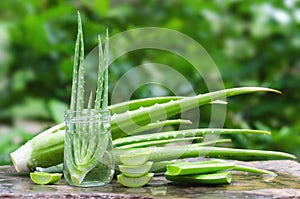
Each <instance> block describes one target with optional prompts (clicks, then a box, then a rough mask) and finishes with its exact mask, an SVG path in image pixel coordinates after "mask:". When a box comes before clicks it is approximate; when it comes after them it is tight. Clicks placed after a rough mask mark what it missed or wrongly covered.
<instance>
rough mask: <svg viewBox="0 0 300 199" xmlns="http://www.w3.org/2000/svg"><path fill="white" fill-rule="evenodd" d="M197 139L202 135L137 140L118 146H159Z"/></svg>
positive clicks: (128, 147) (126, 147)
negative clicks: (146, 140)
mask: <svg viewBox="0 0 300 199" xmlns="http://www.w3.org/2000/svg"><path fill="white" fill-rule="evenodd" d="M197 139H202V137H186V138H171V139H166V140H154V141H148V142H138V143H134V144H128V145H123V146H119V147H118V148H119V149H130V148H143V147H148V146H160V145H165V144H170V143H176V142H184V141H193V140H197Z"/></svg>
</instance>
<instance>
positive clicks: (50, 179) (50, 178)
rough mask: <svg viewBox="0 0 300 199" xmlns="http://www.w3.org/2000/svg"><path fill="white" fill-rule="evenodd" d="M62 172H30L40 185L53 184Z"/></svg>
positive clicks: (32, 178) (35, 181)
mask: <svg viewBox="0 0 300 199" xmlns="http://www.w3.org/2000/svg"><path fill="white" fill-rule="evenodd" d="M61 176H62V174H61V173H45V172H32V173H30V178H31V180H32V181H33V182H34V183H36V184H40V185H45V184H53V183H55V182H57V181H59V180H60V178H61Z"/></svg>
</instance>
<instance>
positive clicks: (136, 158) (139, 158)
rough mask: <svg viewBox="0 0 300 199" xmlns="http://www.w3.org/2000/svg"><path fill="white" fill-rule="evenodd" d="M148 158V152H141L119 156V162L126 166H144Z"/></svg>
mask: <svg viewBox="0 0 300 199" xmlns="http://www.w3.org/2000/svg"><path fill="white" fill-rule="evenodd" d="M149 156H150V151H141V152H137V153H130V154H123V155H120V161H121V163H122V164H124V165H128V166H140V165H143V164H145V163H146V162H147V161H148V159H149Z"/></svg>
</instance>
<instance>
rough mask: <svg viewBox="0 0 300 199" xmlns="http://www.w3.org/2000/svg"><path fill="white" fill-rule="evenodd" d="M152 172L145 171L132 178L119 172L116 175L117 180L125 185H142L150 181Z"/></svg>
mask: <svg viewBox="0 0 300 199" xmlns="http://www.w3.org/2000/svg"><path fill="white" fill-rule="evenodd" d="M153 175H154V174H153V173H147V174H146V175H143V176H141V177H137V178H132V177H127V176H126V175H124V174H119V175H118V176H117V178H118V182H119V183H121V184H122V185H123V186H125V187H142V186H144V185H146V184H147V183H148V182H150V180H151V178H152V177H153Z"/></svg>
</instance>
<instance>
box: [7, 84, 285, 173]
mask: <svg viewBox="0 0 300 199" xmlns="http://www.w3.org/2000/svg"><path fill="white" fill-rule="evenodd" d="M258 91H271V92H278V91H276V90H273V89H267V88H257V87H254V88H253V87H242V88H236V89H227V90H225V91H218V92H213V93H212V94H209V93H207V94H204V95H199V96H196V97H194V99H196V100H197V101H198V102H199V104H200V105H203V104H205V103H206V102H207V101H210V100H211V97H214V99H213V100H217V99H215V98H216V97H222V96H223V94H222V93H224V92H225V93H227V97H228V96H233V95H238V94H245V93H247V92H258ZM189 99H190V98H189ZM147 100H148V99H147ZM147 100H146V101H147ZM153 100H154V99H152V100H150V101H151V102H152V103H153ZM178 101H179V100H178ZM148 102H149V100H148ZM175 102H176V101H169V102H167V103H164V104H168V105H167V106H166V105H165V106H164V107H166V108H167V109H171V108H172V107H170V106H171V105H170V104H172V103H175ZM136 103H137V104H139V103H140V102H136ZM189 103H190V101H184V104H189ZM192 104H194V103H193V102H192ZM162 105H163V104H160V107H161V106H162ZM177 105H178V102H177ZM177 105H176V104H175V106H174V109H175V111H181V109H180V108H179V107H178V106H177ZM186 106H187V105H186ZM112 107H113V106H111V108H112ZM124 107H128V106H127V105H126V103H125V105H124ZM192 107H193V106H192ZM185 109H187V108H185ZM148 111H149V113H151V114H152V112H156V114H157V113H162V112H161V111H157V109H154V108H152V107H148ZM175 111H174V110H173V111H169V112H172V113H174V112H175ZM133 112H134V111H133ZM134 113H135V116H136V117H139V116H140V117H145V118H147V117H148V118H149V116H147V115H146V116H145V114H146V113H147V112H145V111H141V112H139V109H138V110H136V112H134ZM121 115H122V116H121V117H119V119H122V121H123V122H124V121H125V117H126V115H124V114H121ZM163 115H165V112H163ZM116 121H118V118H115V117H112V118H111V123H114V124H115V125H116V124H117V122H116ZM127 121H128V122H132V119H131V117H129V116H128V115H127ZM64 126H65V123H61V124H58V125H56V126H54V127H52V128H50V129H48V130H46V131H44V132H42V133H41V134H39V135H37V136H36V137H34V138H33V139H31V140H29V141H28V142H27V143H26V144H25V145H23V146H21V147H20V148H19V149H17V150H16V151H14V152H13V153H11V159H12V160H13V162H14V165H15V168H16V170H17V171H28V170H29V169H32V168H35V167H36V166H42V167H47V166H52V165H56V164H58V163H61V162H62V158H57V157H59V156H57V155H55V156H54V157H53V159H56V161H49V162H47V163H45V162H44V161H43V157H40V156H38V157H36V156H35V155H33V154H32V150H36V151H39V150H44V149H43V148H42V147H41V146H39V147H40V148H36V147H35V145H33V144H32V143H34V142H35V139H36V138H40V137H44V136H45V137H44V139H47V136H49V135H51V134H54V135H56V136H58V134H62V136H64V134H65V131H64V130H63V129H64ZM111 130H112V136H114V138H115V139H116V138H119V137H120V136H124V134H122V133H121V134H120V133H119V130H120V129H119V128H118V127H117V128H115V130H114V129H111ZM115 131H116V132H115ZM59 142H60V143H52V146H53V147H54V146H61V148H56V149H57V151H60V152H62V151H63V144H64V140H61V141H59ZM32 148H34V149H32ZM46 152H47V150H45V153H46ZM24 153H25V154H24ZM42 153H43V152H42ZM62 156H63V154H61V156H60V157H62ZM288 158H290V157H288ZM169 159H170V158H168V160H169ZM171 159H174V158H171ZM33 160H34V161H33Z"/></svg>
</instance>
